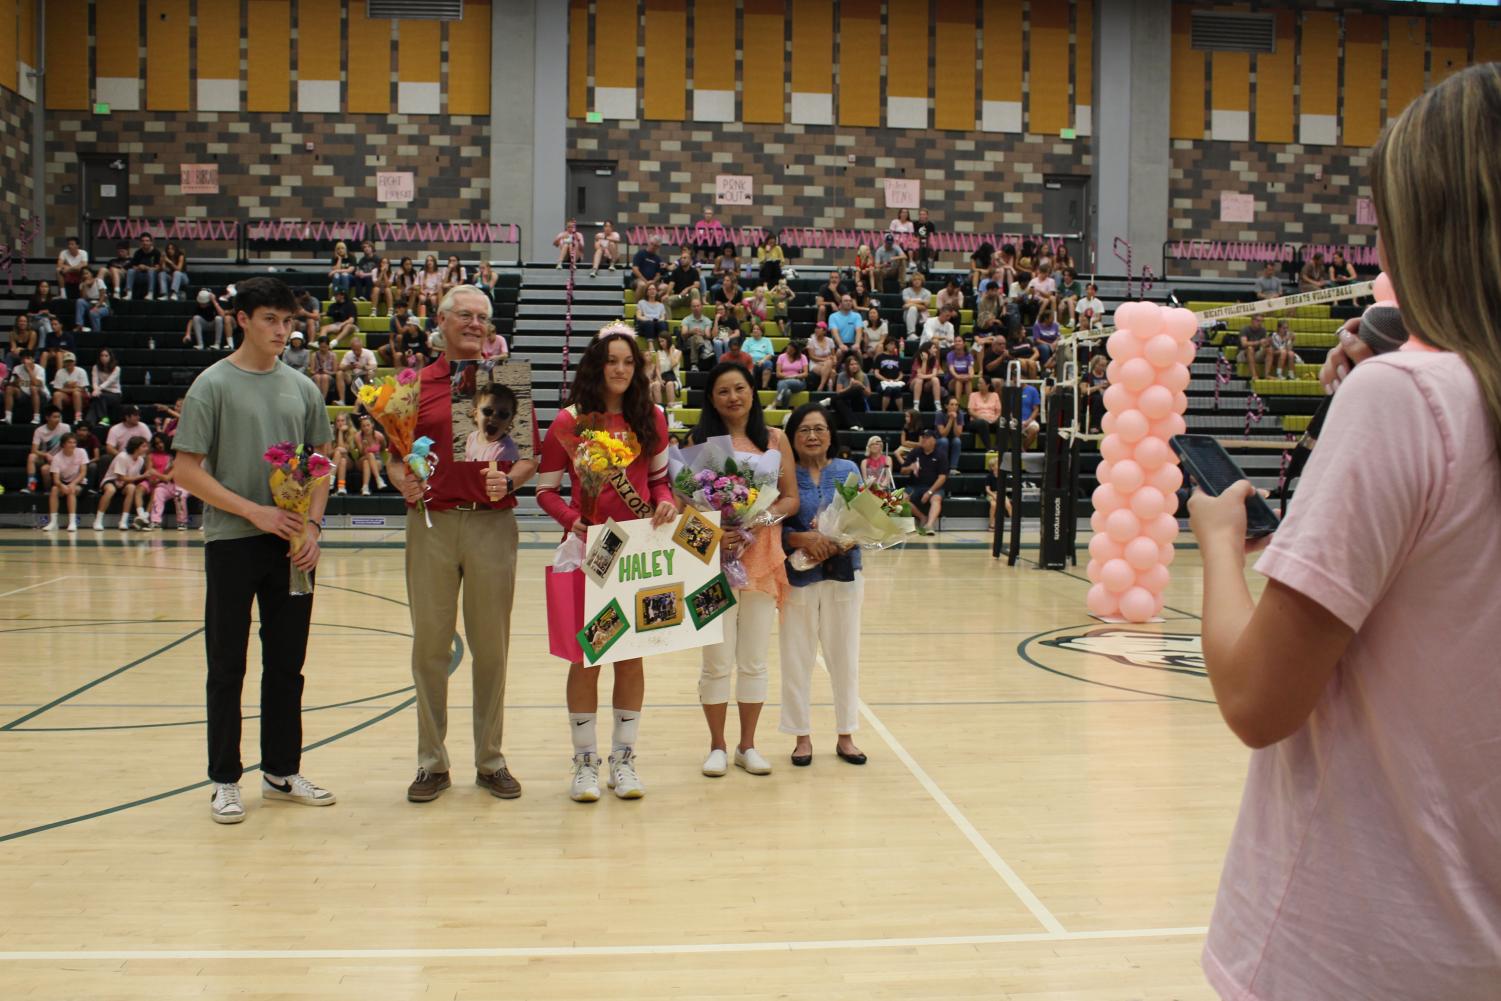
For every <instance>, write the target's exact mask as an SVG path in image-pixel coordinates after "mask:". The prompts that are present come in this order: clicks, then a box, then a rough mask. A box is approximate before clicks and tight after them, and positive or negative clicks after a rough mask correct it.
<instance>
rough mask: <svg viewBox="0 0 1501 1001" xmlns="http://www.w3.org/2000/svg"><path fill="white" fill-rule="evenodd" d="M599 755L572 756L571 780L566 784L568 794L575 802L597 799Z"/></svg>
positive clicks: (587, 753) (590, 801)
mask: <svg viewBox="0 0 1501 1001" xmlns="http://www.w3.org/2000/svg"><path fill="white" fill-rule="evenodd" d="M599 765H600V760H599V755H597V754H590V753H589V752H588V751H585V752H584V753H583V754H575V755H574V756H573V781H572V782H571V783H570V784H569V786H568V796H569V798H570V799H572V800H573V801H574V802H575V803H593V802H594V801H595V800H597V799H599Z"/></svg>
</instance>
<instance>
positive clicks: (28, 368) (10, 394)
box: [5, 348, 47, 424]
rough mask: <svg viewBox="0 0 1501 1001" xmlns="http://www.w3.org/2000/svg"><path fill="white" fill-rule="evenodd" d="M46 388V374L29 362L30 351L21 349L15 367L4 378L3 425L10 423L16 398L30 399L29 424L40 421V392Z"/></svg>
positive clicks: (38, 366)
mask: <svg viewBox="0 0 1501 1001" xmlns="http://www.w3.org/2000/svg"><path fill="white" fill-rule="evenodd" d="M46 386H47V373H46V372H45V371H44V370H43V369H42V366H40V365H38V364H37V363H36V362H34V361H32V360H31V351H30V349H28V348H22V349H21V350H20V351H19V352H18V353H17V355H16V361H15V365H14V366H13V367H12V368H11V370H10V373H9V374H8V375H7V376H6V377H5V423H7V424H10V423H12V415H13V414H14V412H15V406H16V397H23V398H24V397H28V396H29V397H31V423H33V424H40V423H41V421H42V392H43V390H44V389H45V388H46Z"/></svg>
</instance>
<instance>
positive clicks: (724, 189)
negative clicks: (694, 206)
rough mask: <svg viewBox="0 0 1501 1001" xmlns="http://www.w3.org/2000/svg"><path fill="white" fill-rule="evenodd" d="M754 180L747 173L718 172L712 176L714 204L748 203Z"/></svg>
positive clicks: (753, 189)
mask: <svg viewBox="0 0 1501 1001" xmlns="http://www.w3.org/2000/svg"><path fill="white" fill-rule="evenodd" d="M754 193H755V181H754V180H753V179H752V178H751V177H750V175H748V174H719V175H717V176H716V177H715V178H714V204H715V205H749V204H750V203H751V199H752V197H753V195H754Z"/></svg>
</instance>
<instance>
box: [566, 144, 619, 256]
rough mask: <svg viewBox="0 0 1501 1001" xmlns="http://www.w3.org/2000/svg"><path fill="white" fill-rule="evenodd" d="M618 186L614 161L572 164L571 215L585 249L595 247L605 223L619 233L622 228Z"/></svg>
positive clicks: (569, 164) (570, 177)
mask: <svg viewBox="0 0 1501 1001" xmlns="http://www.w3.org/2000/svg"><path fill="white" fill-rule="evenodd" d="M619 184H620V179H619V177H618V176H617V175H616V172H615V161H613V160H571V161H569V163H568V214H569V215H570V216H572V217H573V218H575V219H577V220H578V221H579V232H581V233H583V234H584V246H586V247H593V246H594V234H595V233H597V232H599V230H600V227H602V226H603V225H604V224H605V223H606V222H610V223H614V224H615V229H616V230H619V229H620V228H621V227H620V219H619V218H618V217H617V213H618V212H619V211H620V187H619ZM621 239H622V240H623V239H625V237H623V236H622V237H621ZM591 252H592V251H591Z"/></svg>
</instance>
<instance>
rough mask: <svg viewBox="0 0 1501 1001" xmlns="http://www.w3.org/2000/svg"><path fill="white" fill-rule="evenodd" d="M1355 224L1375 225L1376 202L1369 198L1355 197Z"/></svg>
mask: <svg viewBox="0 0 1501 1001" xmlns="http://www.w3.org/2000/svg"><path fill="white" fill-rule="evenodd" d="M1355 225H1357V226H1374V225H1376V203H1375V202H1373V201H1371V200H1370V199H1369V198H1357V199H1355Z"/></svg>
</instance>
